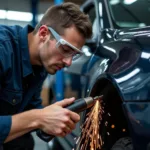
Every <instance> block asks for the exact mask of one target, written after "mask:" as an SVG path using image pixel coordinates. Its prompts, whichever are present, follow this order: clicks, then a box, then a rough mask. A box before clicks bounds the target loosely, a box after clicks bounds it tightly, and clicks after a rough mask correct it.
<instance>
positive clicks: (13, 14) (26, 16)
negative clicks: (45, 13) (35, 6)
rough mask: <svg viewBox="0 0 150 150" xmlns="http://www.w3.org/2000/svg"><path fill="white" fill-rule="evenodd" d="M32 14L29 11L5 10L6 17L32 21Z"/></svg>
mask: <svg viewBox="0 0 150 150" xmlns="http://www.w3.org/2000/svg"><path fill="white" fill-rule="evenodd" d="M32 18H33V15H32V14H31V13H29V12H18V11H7V19H9V20H19V21H26V22H30V21H32Z"/></svg>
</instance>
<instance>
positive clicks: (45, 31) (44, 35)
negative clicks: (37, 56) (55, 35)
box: [38, 25, 50, 42]
mask: <svg viewBox="0 0 150 150" xmlns="http://www.w3.org/2000/svg"><path fill="white" fill-rule="evenodd" d="M38 32H39V34H38V35H39V37H40V40H41V41H43V42H44V41H46V39H47V38H48V37H49V35H50V32H49V30H48V27H47V26H46V25H42V26H41V27H40V28H39V31H38Z"/></svg>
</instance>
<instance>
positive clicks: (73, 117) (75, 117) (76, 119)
mask: <svg viewBox="0 0 150 150" xmlns="http://www.w3.org/2000/svg"><path fill="white" fill-rule="evenodd" d="M70 119H71V120H72V121H73V122H74V123H77V122H79V120H80V115H78V114H77V113H75V112H72V111H71V113H70Z"/></svg>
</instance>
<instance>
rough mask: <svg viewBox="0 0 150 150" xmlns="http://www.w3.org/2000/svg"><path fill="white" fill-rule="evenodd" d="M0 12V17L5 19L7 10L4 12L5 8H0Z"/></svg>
mask: <svg viewBox="0 0 150 150" xmlns="http://www.w3.org/2000/svg"><path fill="white" fill-rule="evenodd" d="M0 14H1V15H0V19H5V18H6V14H7V12H6V10H0Z"/></svg>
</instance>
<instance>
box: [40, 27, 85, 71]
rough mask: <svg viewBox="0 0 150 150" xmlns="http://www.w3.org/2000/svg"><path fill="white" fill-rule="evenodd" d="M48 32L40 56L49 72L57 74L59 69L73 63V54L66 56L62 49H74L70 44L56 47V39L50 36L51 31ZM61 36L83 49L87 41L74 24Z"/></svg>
mask: <svg viewBox="0 0 150 150" xmlns="http://www.w3.org/2000/svg"><path fill="white" fill-rule="evenodd" d="M48 33H49V36H47V37H46V40H45V42H44V44H42V47H41V48H40V50H39V57H40V61H41V63H42V65H43V66H44V67H45V69H46V70H47V72H48V73H50V74H55V73H56V72H57V71H58V70H60V69H62V68H64V67H65V66H70V65H71V63H72V56H70V57H65V56H64V55H63V54H62V53H60V51H62V50H63V51H64V50H65V51H72V49H71V48H70V47H69V46H68V45H60V46H59V47H56V43H57V41H56V39H55V38H50V35H51V33H50V32H48ZM61 37H62V38H63V39H64V40H66V41H67V42H69V43H70V44H72V45H73V46H75V47H76V48H78V49H81V48H82V46H83V45H84V43H85V39H84V38H83V36H82V35H81V34H80V33H79V32H78V31H77V30H76V28H75V27H74V26H72V27H70V28H67V29H65V32H64V35H63V36H61Z"/></svg>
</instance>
